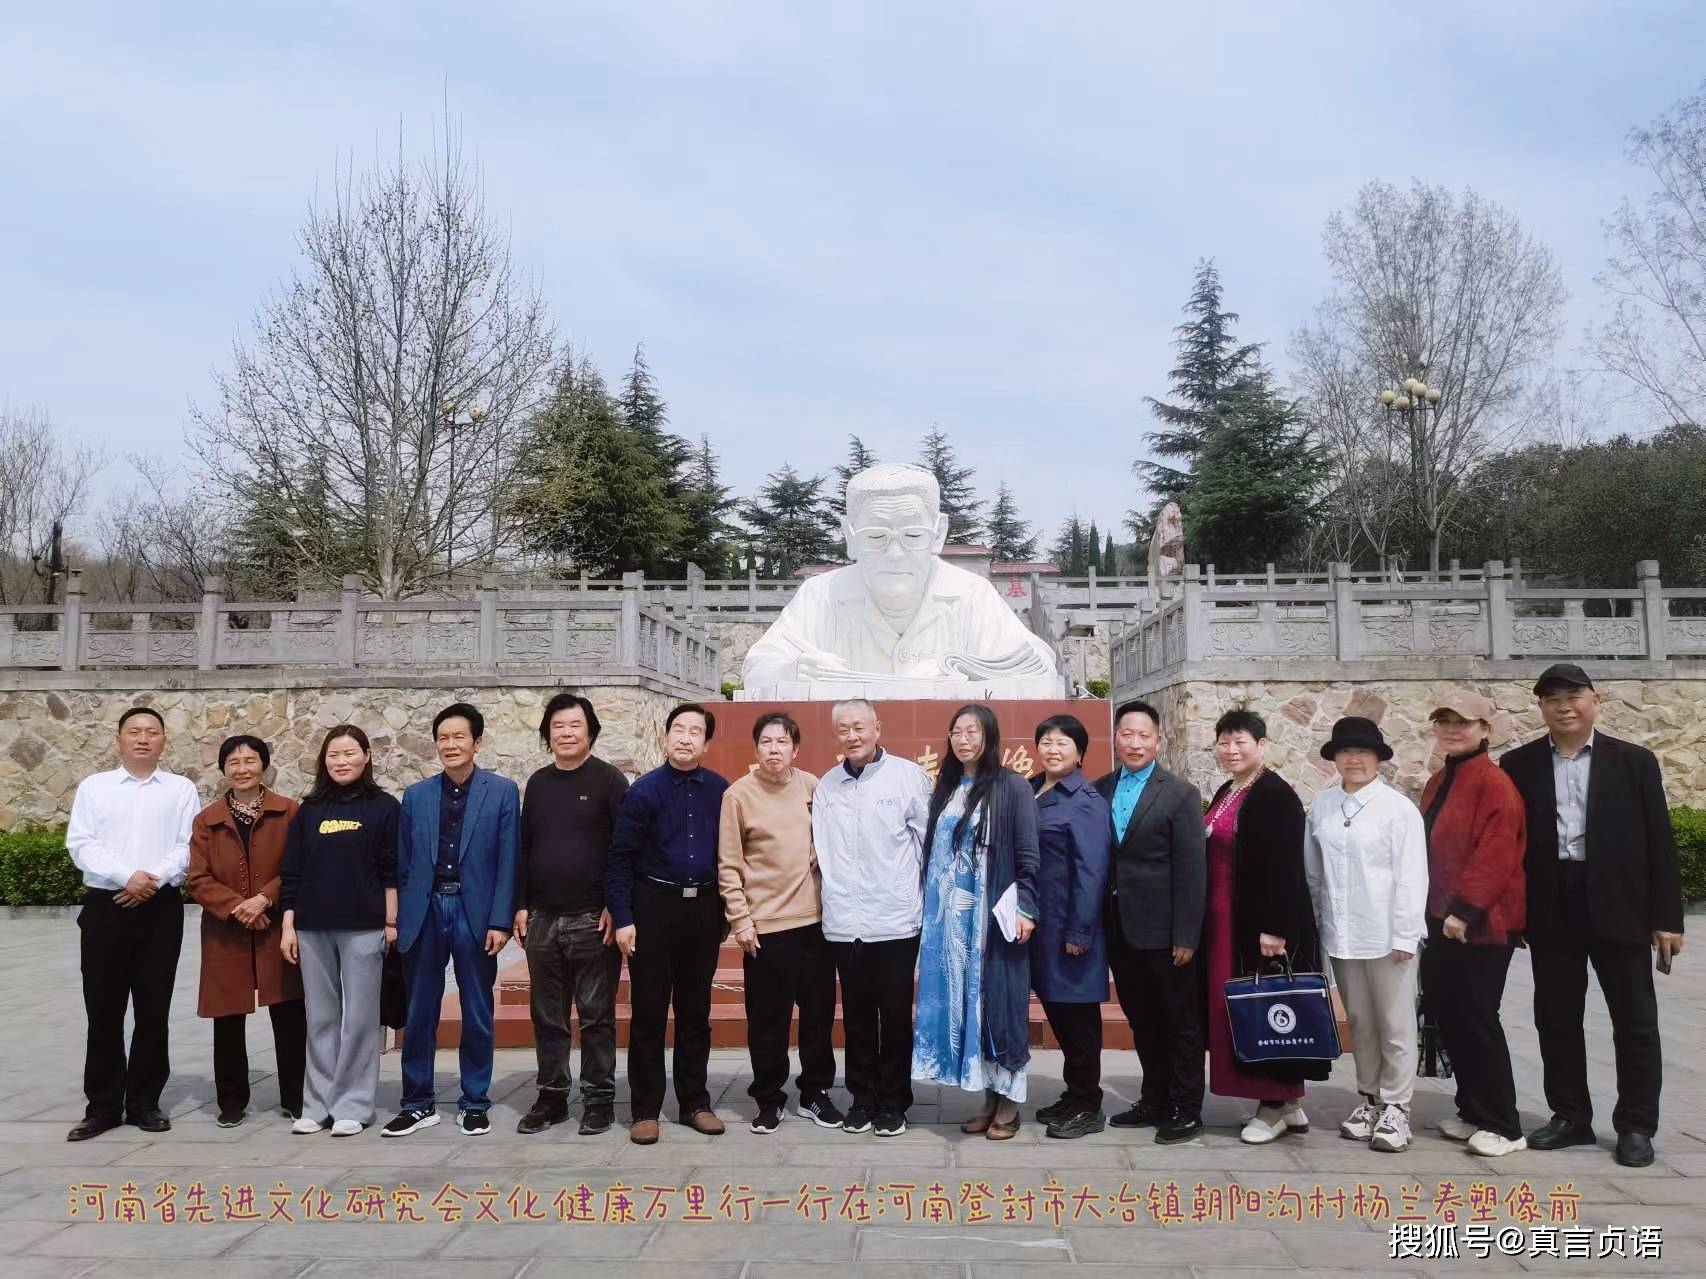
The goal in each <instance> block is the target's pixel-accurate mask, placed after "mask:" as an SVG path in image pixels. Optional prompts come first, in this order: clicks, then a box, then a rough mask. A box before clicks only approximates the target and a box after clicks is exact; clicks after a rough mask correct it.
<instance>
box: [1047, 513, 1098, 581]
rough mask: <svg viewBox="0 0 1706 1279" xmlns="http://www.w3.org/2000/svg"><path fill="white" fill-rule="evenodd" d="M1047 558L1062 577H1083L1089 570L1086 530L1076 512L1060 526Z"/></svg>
mask: <svg viewBox="0 0 1706 1279" xmlns="http://www.w3.org/2000/svg"><path fill="white" fill-rule="evenodd" d="M1049 558H1051V559H1052V560H1053V561H1054V563H1055V567H1057V568H1058V569H1060V572H1061V576H1062V577H1083V576H1084V575H1085V573H1086V572H1088V571H1089V564H1090V558H1089V554H1088V550H1087V537H1086V530H1085V528H1084V521H1082V520H1081V519H1079V518H1078V515H1077V513H1076V512H1074V513H1073V514H1072V516H1071V518H1069V519H1068V520H1067V521H1066V522H1065V523H1063V524H1062V525H1061V526H1060V532H1059V533H1057V534H1056V535H1055V539H1054V545H1053V546H1052V547H1050V548H1049Z"/></svg>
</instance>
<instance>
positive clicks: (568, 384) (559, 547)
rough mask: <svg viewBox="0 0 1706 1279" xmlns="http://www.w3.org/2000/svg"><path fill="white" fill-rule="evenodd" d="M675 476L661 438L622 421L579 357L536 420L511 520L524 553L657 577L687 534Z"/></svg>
mask: <svg viewBox="0 0 1706 1279" xmlns="http://www.w3.org/2000/svg"><path fill="white" fill-rule="evenodd" d="M654 425H655V423H654ZM676 472H677V467H675V466H674V465H672V464H671V462H670V459H669V457H668V456H667V454H666V453H665V451H664V450H662V449H660V448H659V442H658V435H657V434H656V433H654V431H652V430H649V429H646V428H645V427H635V426H630V425H629V424H628V423H627V421H625V420H624V417H623V411H622V409H621V408H620V407H619V405H618V402H617V401H616V400H614V399H612V398H611V396H610V395H609V393H608V392H607V391H606V389H605V384H604V378H603V377H602V375H600V374H599V372H598V369H597V367H596V366H595V365H594V364H593V363H592V361H591V360H590V359H587V358H586V357H585V356H582V357H580V358H579V359H578V360H577V359H573V358H571V359H570V360H568V361H567V362H566V364H565V367H564V370H563V372H562V374H561V375H560V376H559V378H558V385H557V391H556V394H555V395H554V396H553V398H552V400H551V402H550V404H548V405H547V406H546V408H545V409H544V410H543V411H542V412H541V413H540V414H539V415H538V416H537V417H536V418H535V419H534V420H533V421H532V422H531V423H530V424H529V434H528V438H527V440H526V441H525V442H524V444H523V446H522V452H521V459H520V464H519V465H518V467H517V474H518V475H519V476H520V477H521V479H520V480H519V481H518V483H517V484H516V486H515V489H514V491H513V492H512V494H511V497H510V502H509V508H508V511H507V512H506V514H507V516H508V517H509V519H510V520H512V521H513V522H514V524H515V526H516V528H517V530H518V532H519V535H520V541H521V544H522V547H523V549H524V550H527V551H531V552H534V553H541V554H547V555H551V556H554V557H558V558H560V559H561V560H563V561H565V562H566V564H565V566H572V567H574V568H578V569H584V570H586V571H587V572H589V573H593V574H596V575H598V576H611V577H614V576H616V575H618V574H620V573H623V572H626V571H628V570H631V569H641V570H644V571H648V572H654V573H655V572H656V570H657V566H658V565H660V564H661V563H663V562H665V558H666V557H667V556H668V555H669V553H670V552H671V550H672V549H673V548H676V547H678V546H679V545H680V542H681V539H682V537H683V534H684V532H685V519H684V515H683V510H682V503H681V501H680V500H679V496H680V490H679V477H678V475H677V473H676Z"/></svg>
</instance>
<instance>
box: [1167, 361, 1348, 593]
mask: <svg viewBox="0 0 1706 1279" xmlns="http://www.w3.org/2000/svg"><path fill="white" fill-rule="evenodd" d="M1322 467H1323V456H1322V451H1321V449H1320V448H1319V447H1318V446H1317V445H1316V444H1315V443H1314V442H1313V441H1312V440H1311V439H1310V436H1309V433H1308V431H1307V428H1306V427H1305V425H1304V421H1303V415H1302V413H1301V411H1300V410H1299V408H1298V406H1297V404H1296V403H1295V402H1293V401H1290V400H1287V399H1285V398H1284V397H1282V396H1281V395H1279V394H1278V393H1277V392H1276V391H1275V390H1274V388H1273V385H1272V379H1271V376H1270V375H1269V374H1268V373H1267V371H1266V370H1263V369H1260V368H1258V369H1256V370H1254V371H1253V372H1251V373H1249V374H1248V375H1246V376H1245V377H1244V379H1243V380H1242V381H1241V382H1240V383H1239V384H1238V386H1237V387H1236V388H1234V390H1233V391H1232V393H1231V394H1230V395H1229V397H1228V401H1227V411H1226V413H1225V414H1224V416H1223V418H1222V420H1221V423H1220V425H1219V427H1218V429H1217V430H1216V431H1215V432H1214V434H1213V435H1212V436H1210V437H1209V439H1208V441H1207V444H1206V446H1205V447H1204V449H1203V450H1202V452H1201V454H1200V455H1199V456H1198V458H1197V462H1196V467H1195V472H1194V474H1193V475H1192V477H1191V484H1190V487H1189V488H1188V489H1187V490H1186V491H1185V495H1184V500H1183V501H1182V502H1181V504H1180V505H1181V509H1182V511H1183V513H1184V517H1185V545H1187V546H1189V547H1191V548H1192V550H1191V555H1192V558H1193V559H1196V558H1198V557H1200V558H1201V561H1202V562H1203V563H1206V564H1214V565H1215V566H1216V567H1222V568H1225V569H1227V570H1228V571H1231V572H1248V571H1250V570H1252V569H1255V568H1258V567H1260V566H1261V565H1263V564H1265V563H1267V562H1268V561H1270V560H1279V559H1282V558H1284V557H1285V556H1286V555H1287V553H1288V552H1289V551H1290V550H1291V548H1293V547H1294V546H1295V545H1296V544H1297V542H1298V540H1299V539H1300V538H1301V536H1302V535H1303V533H1304V532H1305V530H1306V529H1307V528H1308V527H1309V524H1310V521H1311V519H1312V518H1313V515H1314V509H1315V500H1314V495H1315V493H1316V490H1317V487H1318V485H1319V483H1320V480H1321V475H1322Z"/></svg>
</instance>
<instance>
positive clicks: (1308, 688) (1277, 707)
mask: <svg viewBox="0 0 1706 1279" xmlns="http://www.w3.org/2000/svg"><path fill="white" fill-rule="evenodd" d="M1451 687H1454V685H1452V684H1450V683H1448V682H1431V681H1424V680H1403V681H1397V680H1394V681H1389V682H1369V683H1359V684H1349V683H1319V682H1316V683H1289V682H1281V681H1271V682H1267V683H1260V682H1255V681H1251V682H1245V683H1231V682H1228V683H1209V682H1198V681H1192V682H1190V683H1184V684H1175V685H1172V686H1170V687H1169V688H1167V689H1165V690H1163V692H1162V693H1161V694H1160V695H1158V696H1156V697H1154V698H1152V699H1151V700H1152V701H1154V702H1155V703H1156V709H1157V710H1159V711H1160V712H1161V716H1162V727H1163V730H1164V732H1165V734H1166V739H1167V740H1166V744H1165V746H1164V748H1163V760H1164V763H1165V764H1166V766H1167V767H1168V768H1171V769H1174V770H1175V771H1182V772H1184V773H1185V774H1186V775H1187V776H1189V777H1190V778H1191V780H1192V781H1194V782H1195V783H1196V784H1197V786H1198V787H1199V788H1201V789H1202V791H1203V793H1204V794H1205V795H1208V794H1212V793H1213V791H1214V789H1215V788H1216V787H1218V786H1219V785H1220V783H1221V782H1222V781H1224V780H1225V775H1224V774H1223V773H1222V772H1221V771H1220V769H1219V767H1218V765H1217V764H1216V763H1215V759H1214V722H1215V720H1217V719H1218V718H1219V717H1220V716H1221V715H1222V714H1223V713H1224V712H1226V711H1229V710H1232V709H1233V708H1235V707H1248V708H1249V709H1251V710H1254V711H1256V712H1258V713H1259V714H1260V715H1261V716H1262V717H1263V718H1264V719H1265V720H1267V723H1268V739H1269V740H1268V751H1267V762H1268V766H1269V767H1270V768H1273V769H1275V770H1276V771H1277V772H1279V773H1280V774H1281V775H1283V776H1284V777H1285V779H1286V780H1287V781H1289V782H1290V783H1291V784H1292V785H1293V786H1295V787H1296V788H1297V790H1298V793H1299V794H1300V795H1302V796H1303V798H1304V801H1305V802H1308V800H1309V799H1310V798H1311V797H1312V796H1314V795H1315V793H1316V792H1317V791H1319V790H1321V789H1322V788H1323V787H1325V786H1327V785H1330V784H1331V782H1332V781H1333V779H1334V777H1335V776H1336V774H1335V773H1334V772H1333V766H1332V765H1331V764H1329V763H1328V762H1327V761H1326V760H1324V759H1322V758H1321V743H1323V742H1325V741H1326V740H1327V738H1328V736H1329V735H1330V733H1331V730H1332V727H1333V721H1334V720H1336V719H1338V718H1339V717H1340V716H1343V715H1362V716H1365V717H1367V718H1369V719H1372V720H1374V721H1375V722H1376V723H1377V724H1379V725H1380V728H1381V732H1382V733H1383V734H1384V735H1385V737H1386V740H1387V741H1388V742H1390V743H1391V745H1392V748H1393V751H1394V756H1393V759H1392V762H1391V763H1390V764H1388V765H1386V767H1385V770H1384V771H1385V775H1386V778H1387V780H1388V781H1390V782H1392V783H1393V784H1394V785H1396V786H1398V787H1399V788H1400V789H1402V790H1403V791H1404V792H1405V793H1406V794H1408V795H1410V796H1411V797H1412V798H1416V797H1419V796H1420V795H1421V793H1422V787H1423V785H1425V784H1426V782H1427V780H1428V777H1429V776H1430V775H1431V774H1432V773H1433V772H1434V771H1435V770H1437V769H1438V768H1439V767H1440V766H1441V759H1440V756H1439V754H1438V752H1437V750H1436V749H1435V747H1434V738H1433V729H1432V728H1431V727H1430V726H1429V724H1428V715H1429V713H1430V712H1431V711H1432V710H1433V708H1434V705H1435V698H1436V697H1437V695H1438V694H1440V693H1441V692H1443V691H1444V690H1445V689H1447V688H1451ZM1471 687H1473V688H1474V689H1475V690H1476V691H1477V692H1480V693H1483V694H1485V695H1486V696H1488V697H1490V698H1492V699H1493V702H1494V704H1495V705H1496V706H1497V707H1498V714H1497V716H1496V718H1495V720H1494V722H1493V738H1492V752H1493V754H1494V755H1495V756H1497V755H1501V754H1503V753H1504V752H1505V751H1506V750H1508V749H1510V748H1511V747H1513V746H1520V745H1521V744H1522V743H1523V742H1526V741H1530V740H1532V739H1533V738H1536V737H1539V736H1540V735H1541V734H1542V733H1544V732H1545V731H1546V730H1545V726H1544V725H1543V724H1542V723H1541V720H1540V709H1539V707H1538V706H1537V705H1536V704H1535V700H1534V693H1533V691H1532V689H1533V683H1532V681H1530V680H1493V681H1483V682H1477V683H1472V684H1471ZM1598 687H1599V694H1600V701H1601V709H1600V717H1599V727H1600V728H1601V729H1602V730H1603V731H1605V732H1608V733H1610V734H1612V735H1613V736H1615V737H1622V738H1625V739H1627V740H1629V741H1633V742H1638V743H1640V744H1641V745H1643V746H1645V747H1647V748H1648V749H1649V750H1651V751H1653V752H1654V753H1655V754H1656V755H1657V756H1658V757H1659V763H1660V765H1661V767H1662V768H1663V770H1664V780H1665V793H1666V795H1667V796H1668V797H1669V799H1670V802H1671V803H1672V804H1691V805H1695V806H1706V741H1703V734H1702V723H1703V722H1706V681H1702V680H1610V681H1601V682H1600V683H1599V686H1598Z"/></svg>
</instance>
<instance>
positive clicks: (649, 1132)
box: [628, 1119, 658, 1146]
mask: <svg viewBox="0 0 1706 1279" xmlns="http://www.w3.org/2000/svg"><path fill="white" fill-rule="evenodd" d="M628 1140H629V1141H631V1142H633V1143H634V1144H635V1145H636V1146H655V1145H657V1144H658V1121H657V1120H655V1119H636V1120H635V1121H634V1124H633V1127H631V1128H629V1129H628Z"/></svg>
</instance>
